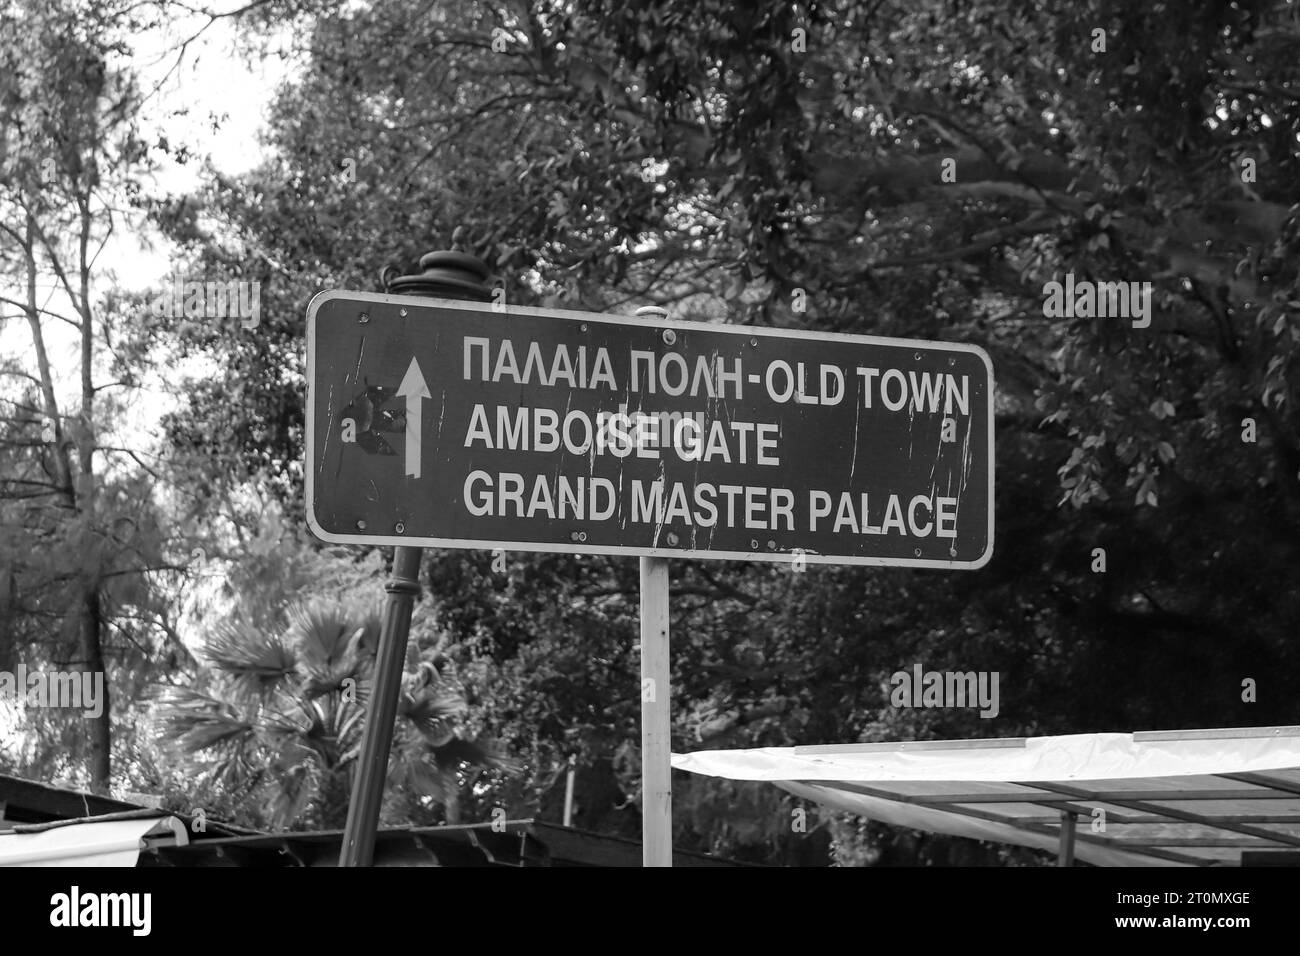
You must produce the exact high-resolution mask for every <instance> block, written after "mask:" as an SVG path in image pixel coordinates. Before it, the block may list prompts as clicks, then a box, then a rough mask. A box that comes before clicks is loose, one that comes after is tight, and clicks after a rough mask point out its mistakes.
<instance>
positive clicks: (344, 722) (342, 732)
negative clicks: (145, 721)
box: [159, 603, 509, 829]
mask: <svg viewBox="0 0 1300 956" xmlns="http://www.w3.org/2000/svg"><path fill="white" fill-rule="evenodd" d="M286 617H287V621H288V626H287V627H286V629H285V630H283V631H282V632H279V633H267V632H266V631H264V630H262V629H261V628H258V627H256V626H250V624H249V622H247V621H244V620H240V619H239V618H238V617H235V618H232V619H227V620H225V621H223V622H222V623H221V624H220V625H219V626H218V627H216V628H215V629H214V630H213V632H212V633H211V634H210V635H209V637H208V638H207V639H206V640H205V642H204V645H203V657H204V658H205V660H206V662H207V663H208V665H209V668H210V670H209V671H208V672H207V673H205V675H203V678H204V679H201V680H200V681H199V682H198V683H197V685H195V686H172V687H167V688H163V689H162V690H161V693H160V709H159V724H160V728H161V730H162V733H163V736H164V738H165V739H166V740H167V741H169V742H170V743H171V744H172V745H174V746H175V748H176V749H177V750H178V751H179V753H180V754H181V755H182V759H184V760H185V761H186V765H187V766H188V767H190V768H191V769H192V770H194V771H195V772H196V773H201V774H204V775H208V776H209V777H210V782H211V783H214V784H216V785H218V787H219V788H220V789H221V790H224V791H226V792H227V793H229V794H233V795H235V796H236V798H237V799H238V800H239V802H243V803H248V804H251V805H254V806H258V807H260V808H261V810H262V813H261V820H262V821H263V824H264V825H269V826H271V827H274V828H276V829H284V828H298V829H309V828H326V829H328V828H339V827H342V825H343V824H344V822H345V821H346V818H347V810H348V799H349V797H350V795H351V790H352V780H353V775H354V770H355V767H356V758H357V755H358V753H359V751H360V747H361V735H362V726H363V720H364V717H365V714H366V702H367V700H368V699H369V691H370V675H371V671H372V669H373V666H374V650H375V647H376V644H377V642H378V639H379V618H378V616H377V615H376V614H375V613H374V611H373V610H362V609H359V608H356V607H345V606H340V605H330V604H324V603H320V604H315V605H298V606H295V607H293V608H291V609H290V610H288V611H287V612H286ZM410 651H411V654H410V660H409V661H408V664H409V665H410V666H409V668H408V672H407V674H406V675H405V677H404V679H403V685H402V694H401V697H400V699H399V703H398V727H397V730H396V733H395V737H394V743H393V760H392V766H391V767H390V771H389V778H390V784H391V787H390V790H389V793H390V794H391V795H393V802H395V803H396V804H397V806H396V807H395V808H394V807H392V806H390V807H389V809H388V811H387V814H388V816H389V817H392V816H394V815H396V816H397V818H398V819H401V820H409V819H410V818H411V816H412V815H416V816H424V817H426V818H427V817H429V816H431V811H432V809H433V807H434V805H435V804H440V805H443V806H444V807H448V808H453V809H450V812H451V814H452V815H453V816H454V806H455V802H456V794H457V791H458V789H459V780H458V776H457V775H458V772H459V770H460V769H461V767H462V765H464V764H468V765H470V766H471V767H476V766H477V767H484V768H493V769H496V768H504V767H508V766H509V764H508V761H503V760H501V759H500V758H498V757H497V756H495V755H494V754H493V753H492V751H491V750H489V749H488V748H486V747H485V746H484V745H482V744H481V743H479V742H477V741H471V740H467V739H464V738H462V737H460V736H458V734H457V727H458V724H459V723H460V721H461V720H463V718H464V716H465V712H466V702H465V698H464V695H463V693H462V692H461V690H460V688H459V686H458V682H457V680H456V677H455V670H454V667H452V666H450V662H448V661H447V660H446V659H445V658H444V657H442V656H441V655H439V654H438V653H437V652H435V651H430V652H425V653H423V654H420V653H419V652H417V651H416V649H415V646H414V645H411V647H410ZM421 810H423V812H420V811H421Z"/></svg>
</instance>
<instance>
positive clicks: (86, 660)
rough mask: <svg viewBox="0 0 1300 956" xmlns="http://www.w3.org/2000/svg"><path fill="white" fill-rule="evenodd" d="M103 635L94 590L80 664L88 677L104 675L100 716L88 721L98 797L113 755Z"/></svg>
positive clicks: (84, 619)
mask: <svg viewBox="0 0 1300 956" xmlns="http://www.w3.org/2000/svg"><path fill="white" fill-rule="evenodd" d="M102 633H103V615H102V612H101V609H100V604H99V590H98V588H91V589H90V590H89V591H88V592H87V593H86V596H85V600H84V602H83V604H82V609H81V660H82V666H83V667H84V668H85V670H86V672H87V673H89V674H92V675H93V674H96V673H98V674H102V675H103V682H104V683H103V688H104V689H103V696H102V697H101V698H100V703H101V704H102V707H101V709H100V713H99V716H98V717H87V718H85V719H86V720H88V721H90V768H89V769H90V788H91V790H93V791H95V792H96V793H106V792H108V783H109V775H110V772H111V770H112V754H113V725H112V708H111V707H110V706H109V686H108V671H107V669H106V668H105V667H104V646H103V643H102V642H101V640H100V637H101V635H102ZM92 679H93V678H92Z"/></svg>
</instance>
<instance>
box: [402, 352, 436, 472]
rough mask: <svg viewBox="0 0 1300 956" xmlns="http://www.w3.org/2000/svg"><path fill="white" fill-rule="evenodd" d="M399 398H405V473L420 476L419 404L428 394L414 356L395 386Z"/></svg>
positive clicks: (421, 409)
mask: <svg viewBox="0 0 1300 956" xmlns="http://www.w3.org/2000/svg"><path fill="white" fill-rule="evenodd" d="M397 395H398V397H399V398H405V399H406V474H408V475H411V476H412V477H415V478H419V477H420V415H421V413H422V412H423V410H424V405H423V404H421V403H422V401H423V400H424V399H426V398H432V396H431V395H430V394H429V386H428V385H427V384H426V383H425V381H424V375H422V374H421V373H420V363H419V362H417V361H416V360H415V359H414V358H412V359H411V364H410V366H408V367H407V369H406V374H405V375H403V376H402V384H401V385H399V386H397Z"/></svg>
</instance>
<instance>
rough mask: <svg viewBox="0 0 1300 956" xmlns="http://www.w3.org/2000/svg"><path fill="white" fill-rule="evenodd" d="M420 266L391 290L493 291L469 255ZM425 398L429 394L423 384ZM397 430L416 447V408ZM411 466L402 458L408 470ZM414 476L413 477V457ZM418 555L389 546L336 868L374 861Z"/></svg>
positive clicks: (471, 294) (447, 255)
mask: <svg viewBox="0 0 1300 956" xmlns="http://www.w3.org/2000/svg"><path fill="white" fill-rule="evenodd" d="M420 266H421V267H422V268H423V269H424V273H423V274H422V275H417V276H402V277H400V278H397V279H394V280H393V281H392V282H391V283H389V284H388V285H389V288H391V289H393V290H394V291H396V292H398V293H399V294H406V295H426V296H427V295H433V296H441V297H444V298H452V299H470V298H472V299H478V300H481V301H486V300H488V299H490V298H491V297H492V293H491V290H490V289H489V288H488V287H487V286H486V285H485V284H484V283H483V281H482V280H484V279H486V278H487V266H485V265H484V264H483V263H482V262H480V261H479V260H478V259H476V258H474V257H473V256H468V255H465V254H463V253H458V252H431V253H429V254H428V255H426V256H424V257H423V258H422V259H421V260H420ZM421 384H423V383H421ZM407 385H408V383H407V382H406V381H404V382H403V383H402V386H400V387H399V388H398V389H397V391H396V394H397V395H398V396H408V398H407V401H408V403H409V401H410V397H414V398H415V401H416V404H415V408H416V409H418V408H419V404H418V403H419V401H420V396H419V395H418V394H412V389H408V388H407V387H406V386H407ZM424 397H428V390H427V389H425V390H424ZM372 412H373V409H372ZM394 421H396V420H394ZM402 430H403V431H404V432H405V436H406V446H407V449H408V452H407V453H408V455H409V453H410V449H411V448H412V447H414V448H415V449H416V450H417V453H418V449H419V442H420V415H419V412H418V411H416V412H415V413H414V414H412V413H411V412H410V411H409V406H408V412H407V415H406V418H405V421H404V423H402ZM410 471H411V468H410V466H409V464H408V467H407V472H408V474H409V473H410ZM414 477H416V478H418V477H419V464H418V462H417V463H416V466H415V474H414ZM423 556H424V549H423V548H418V547H415V548H411V547H402V546H398V547H396V548H394V549H393V576H392V578H391V579H390V580H389V582H388V584H387V586H386V587H385V590H386V591H387V592H388V598H387V599H386V600H385V602H384V617H383V624H382V626H381V628H380V632H379V648H378V650H377V651H376V653H375V673H374V678H373V686H372V690H371V693H370V705H369V707H368V708H367V712H366V718H365V720H366V724H365V730H364V732H363V736H362V738H361V754H360V756H359V757H358V758H357V769H356V777H355V779H354V781H353V786H352V799H351V801H350V802H349V803H348V819H347V824H346V825H345V826H344V829H343V846H342V850H341V851H340V854H339V866H370V865H371V863H372V862H373V861H374V854H375V834H376V833H377V832H378V829H379V812H380V810H381V808H382V807H383V803H384V781H385V780H386V779H387V777H388V755H389V751H390V750H391V749H392V745H393V722H394V720H396V718H397V699H398V696H399V695H400V694H401V690H402V665H403V662H404V660H405V658H406V641H407V637H408V635H409V634H410V630H411V612H412V610H413V609H414V607H415V599H416V598H417V597H419V595H420V561H421V558H422V557H423Z"/></svg>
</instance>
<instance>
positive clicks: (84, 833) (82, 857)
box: [0, 816, 189, 866]
mask: <svg viewBox="0 0 1300 956" xmlns="http://www.w3.org/2000/svg"><path fill="white" fill-rule="evenodd" d="M155 837H165V838H166V839H165V841H163V842H165V843H166V845H169V846H171V845H180V846H184V845H185V844H186V843H187V842H189V835H188V833H187V832H186V830H185V824H184V823H182V822H181V821H180V820H178V819H177V818H176V817H171V816H151V817H139V816H136V817H133V818H131V819H114V820H84V819H82V820H71V821H67V822H66V823H65V822H60V823H54V824H39V825H32V826H19V827H17V828H15V829H14V830H10V831H0V866H135V865H136V861H137V860H139V858H140V851H141V850H143V849H147V848H148V846H149V845H150V844H149V842H147V841H149V840H150V838H155Z"/></svg>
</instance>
